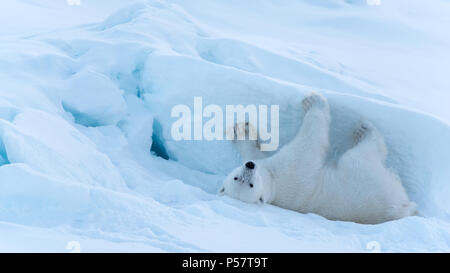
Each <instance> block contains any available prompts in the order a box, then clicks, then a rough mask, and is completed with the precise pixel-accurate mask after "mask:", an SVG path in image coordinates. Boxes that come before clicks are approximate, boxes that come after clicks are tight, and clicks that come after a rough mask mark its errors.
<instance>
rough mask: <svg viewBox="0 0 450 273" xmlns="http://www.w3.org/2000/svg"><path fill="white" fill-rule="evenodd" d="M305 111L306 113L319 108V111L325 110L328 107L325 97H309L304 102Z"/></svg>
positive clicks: (312, 95)
mask: <svg viewBox="0 0 450 273" xmlns="http://www.w3.org/2000/svg"><path fill="white" fill-rule="evenodd" d="M302 107H303V111H304V112H305V113H306V112H308V111H309V110H311V109H312V108H313V107H317V108H319V109H325V108H327V107H328V102H327V100H326V99H325V97H324V96H322V95H320V94H318V93H311V94H310V95H308V96H307V97H305V98H304V99H303V100H302Z"/></svg>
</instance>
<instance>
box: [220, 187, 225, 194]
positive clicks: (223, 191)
mask: <svg viewBox="0 0 450 273" xmlns="http://www.w3.org/2000/svg"><path fill="white" fill-rule="evenodd" d="M224 194H225V187H222V188H220V190H219V195H224Z"/></svg>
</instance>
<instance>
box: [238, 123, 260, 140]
mask: <svg viewBox="0 0 450 273" xmlns="http://www.w3.org/2000/svg"><path fill="white" fill-rule="evenodd" d="M233 130H234V135H235V137H236V139H237V140H245V139H246V137H247V136H248V139H249V140H257V139H258V132H257V130H256V128H255V127H254V126H253V125H252V124H251V123H249V122H241V123H238V124H235V125H234V127H233Z"/></svg>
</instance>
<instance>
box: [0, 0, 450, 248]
mask: <svg viewBox="0 0 450 273" xmlns="http://www.w3.org/2000/svg"><path fill="white" fill-rule="evenodd" d="M3 2H4V3H2V9H1V10H0V82H1V83H2V84H1V85H0V251H2V252H11V251H18V252H71V251H73V250H75V251H76V250H77V248H78V246H79V247H80V249H79V250H80V251H82V252H192V251H200V252H210V251H211V252H255V251H256V252H307V251H313V252H329V251H332V252H334V251H336V252H345V251H354V252H370V251H371V250H372V247H371V246H373V245H374V244H375V245H376V246H379V247H380V250H381V251H386V252H405V251H413V252H420V251H449V250H450V247H449V246H450V201H449V200H448V196H449V194H450V184H449V183H450V182H449V181H450V169H449V165H448V162H450V161H449V160H450V144H449V142H448V139H450V111H449V110H448V101H450V93H449V92H448V89H449V88H450V79H449V77H448V76H447V72H448V71H449V68H450V67H449V64H450V54H449V51H448V46H449V45H450V37H449V36H448V35H447V29H448V28H449V27H450V19H449V18H448V13H449V11H450V3H449V2H448V1H444V0H430V1H426V3H425V2H423V1H419V0H414V1H411V0H398V1H380V5H368V4H367V1H365V0H364V1H363V0H352V1H350V0H329V1H322V0H321V1H312V0H300V1H298V0H297V1H294V0H281V1H269V0H264V1H256V0H251V1H237V0H230V1H219V0H208V1H207V0H195V1H193V0H182V1H179V0H174V1H154V0H152V1H134V2H131V1H119V0H114V1H111V0H108V1H107V0H82V1H80V4H79V5H78V4H75V5H70V4H69V3H68V2H67V1H64V0H59V1H50V0H41V1H37V0H21V1H14V0H7V1H3ZM71 3H72V2H71ZM77 3H78V2H77ZM72 4H73V3H72ZM313 90H314V91H318V92H321V93H322V94H324V95H325V96H326V97H327V98H328V100H329V102H330V104H331V110H332V117H333V121H332V127H331V139H332V143H331V144H332V150H331V152H330V155H329V157H330V160H332V159H334V158H336V157H338V156H339V155H340V154H342V152H343V151H345V150H346V149H347V148H348V147H349V146H350V139H351V138H350V136H351V128H352V127H353V126H354V125H355V124H356V122H358V120H359V119H361V118H367V119H369V120H371V121H373V123H374V124H375V125H376V126H377V127H378V128H379V129H380V131H381V132H382V134H383V135H384V136H385V139H386V142H387V144H388V147H389V151H390V153H389V156H388V165H389V167H390V168H392V169H394V171H395V172H397V173H398V174H399V176H400V177H401V178H402V181H403V184H404V186H405V187H406V189H407V191H408V194H409V196H410V198H411V199H412V200H413V201H414V202H416V203H417V204H418V207H419V211H420V216H414V217H408V218H405V219H401V220H397V221H392V222H388V223H383V224H379V225H360V224H355V223H348V222H336V221H329V220H326V219H324V218H323V217H321V216H318V215H313V214H300V213H297V212H293V211H289V210H284V209H281V208H278V207H274V206H271V205H264V206H259V205H252V204H245V203H242V202H239V201H237V200H233V199H230V198H228V197H222V196H218V195H217V194H216V192H217V190H218V189H219V186H220V184H221V181H222V179H223V178H224V176H225V175H226V174H227V172H228V171H229V170H231V169H232V168H234V167H236V166H237V165H238V164H240V163H241V162H240V161H241V159H240V158H239V156H238V154H237V151H235V150H233V149H232V147H231V145H230V143H229V142H226V141H175V140H173V138H172V137H171V124H172V123H173V122H174V119H173V118H172V117H171V109H172V107H173V106H175V105H178V104H185V105H188V106H190V107H192V106H193V103H194V97H195V96H201V97H202V99H203V104H204V105H207V104H218V105H220V106H225V105H226V104H244V105H246V104H267V105H270V104H278V105H280V128H281V130H280V144H281V145H284V144H285V143H287V142H288V141H289V140H290V139H291V138H292V137H293V136H294V134H295V133H296V131H297V130H298V128H299V127H300V125H301V120H302V114H301V111H300V108H299V105H300V101H301V99H302V98H303V96H304V95H306V94H307V93H309V92H311V91H313ZM164 158H166V159H168V160H166V159H164Z"/></svg>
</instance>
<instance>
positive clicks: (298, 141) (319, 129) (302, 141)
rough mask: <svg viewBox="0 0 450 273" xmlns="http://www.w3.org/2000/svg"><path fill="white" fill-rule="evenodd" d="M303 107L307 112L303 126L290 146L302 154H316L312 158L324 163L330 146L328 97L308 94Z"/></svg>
mask: <svg viewBox="0 0 450 273" xmlns="http://www.w3.org/2000/svg"><path fill="white" fill-rule="evenodd" d="M302 107H303V111H304V113H305V115H304V118H303V122H302V126H301V128H300V130H299V132H298V133H297V135H296V136H295V138H294V139H293V141H292V143H291V144H290V146H292V147H293V148H294V149H296V150H301V151H302V155H300V156H304V154H310V155H314V157H312V158H314V159H316V160H318V162H317V163H318V164H319V162H322V163H323V161H324V160H325V157H326V153H327V151H328V146H329V136H328V135H329V133H328V131H329V127H330V119H331V118H330V107H329V105H328V102H327V100H326V98H325V97H323V96H322V95H320V94H318V93H312V94H310V95H308V96H306V97H305V98H304V99H303V101H302ZM309 160H311V158H310V159H309Z"/></svg>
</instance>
